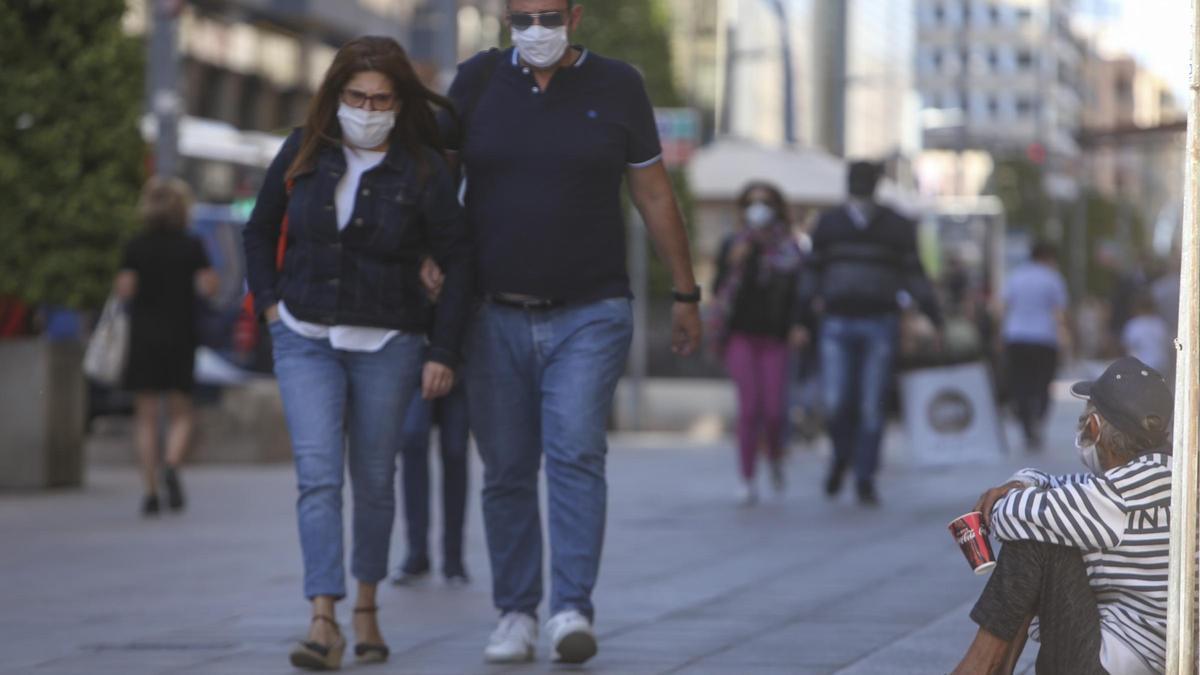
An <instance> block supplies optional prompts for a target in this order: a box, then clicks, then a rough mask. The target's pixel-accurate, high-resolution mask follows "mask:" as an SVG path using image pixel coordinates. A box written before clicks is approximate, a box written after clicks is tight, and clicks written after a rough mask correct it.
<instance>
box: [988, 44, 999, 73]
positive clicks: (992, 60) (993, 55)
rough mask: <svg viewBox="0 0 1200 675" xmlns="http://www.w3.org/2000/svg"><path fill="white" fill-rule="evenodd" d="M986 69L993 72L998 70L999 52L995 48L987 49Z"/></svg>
mask: <svg viewBox="0 0 1200 675" xmlns="http://www.w3.org/2000/svg"><path fill="white" fill-rule="evenodd" d="M987 61H988V68H990V69H991V70H992V72H995V71H997V70H999V69H1000V52H999V51H998V50H997V49H996V48H995V47H989V48H988V52H987Z"/></svg>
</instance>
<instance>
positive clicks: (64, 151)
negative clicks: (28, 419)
mask: <svg viewBox="0 0 1200 675" xmlns="http://www.w3.org/2000/svg"><path fill="white" fill-rule="evenodd" d="M124 12H125V1H124V0H4V2H0V63H2V64H3V67H0V204H3V206H2V207H0V242H2V243H0V294H8V295H15V296H17V297H19V298H22V299H23V300H25V301H26V302H28V303H31V304H40V303H50V304H57V305H66V306H71V307H77V308H87V307H96V306H98V305H99V304H101V303H102V302H103V299H104V298H105V296H106V295H107V293H108V289H109V286H110V281H111V278H112V274H113V273H114V271H115V269H116V267H117V264H118V262H119V260H118V257H119V250H120V245H121V243H122V241H123V240H124V239H125V237H126V235H128V233H130V232H131V230H132V229H133V228H135V227H136V221H135V218H134V205H135V202H136V200H137V195H138V190H139V187H140V185H141V182H142V178H143V173H142V158H143V156H144V144H143V142H142V139H141V137H140V135H139V133H138V117H139V114H140V111H141V101H142V69H143V56H142V50H141V46H140V45H141V43H140V41H139V40H137V39H136V38H133V37H130V36H128V35H126V34H125V33H124V32H123V31H122V27H121V18H122V16H123V14H124Z"/></svg>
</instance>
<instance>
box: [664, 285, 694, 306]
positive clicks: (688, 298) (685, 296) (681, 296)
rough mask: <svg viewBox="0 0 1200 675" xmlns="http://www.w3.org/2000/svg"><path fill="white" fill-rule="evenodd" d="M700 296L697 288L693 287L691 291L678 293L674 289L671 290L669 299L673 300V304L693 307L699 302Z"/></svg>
mask: <svg viewBox="0 0 1200 675" xmlns="http://www.w3.org/2000/svg"><path fill="white" fill-rule="evenodd" d="M700 296H701V293H700V287H699V286H693V287H692V290H690V291H679V290H676V289H674V288H672V289H671V297H672V298H673V299H674V300H675V302H682V303H687V304H693V305H694V304H698V303H699V302H700Z"/></svg>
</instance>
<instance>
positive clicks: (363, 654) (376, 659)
mask: <svg viewBox="0 0 1200 675" xmlns="http://www.w3.org/2000/svg"><path fill="white" fill-rule="evenodd" d="M378 611H379V608H378V607H355V608H354V613H355V614H375V613H377V612H378ZM391 653H392V651H391V650H390V649H388V646H387V645H385V644H371V643H369V642H359V643H358V644H356V645H354V660H355V661H357V662H358V663H361V664H368V663H383V662H384V661H387V660H388V656H391Z"/></svg>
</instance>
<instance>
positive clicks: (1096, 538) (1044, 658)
mask: <svg viewBox="0 0 1200 675" xmlns="http://www.w3.org/2000/svg"><path fill="white" fill-rule="evenodd" d="M1071 392H1072V393H1073V394H1074V395H1075V396H1077V397H1078V398H1081V399H1083V400H1085V401H1086V402H1087V408H1086V410H1085V411H1084V414H1083V415H1082V416H1081V417H1080V418H1079V426H1078V428H1077V432H1076V438H1075V445H1076V447H1077V448H1078V452H1079V458H1080V461H1081V463H1082V464H1083V465H1084V467H1086V469H1087V471H1086V472H1084V473H1078V474H1072V475H1065V476H1053V475H1050V474H1047V473H1044V472H1042V471H1038V470H1036V469H1022V470H1021V471H1018V472H1017V473H1016V474H1015V475H1013V476H1012V478H1010V479H1009V481H1008V482H1007V483H1005V484H1004V485H1001V486H1000V487H997V488H993V489H991V490H988V491H987V492H985V493H984V494H983V496H981V497H980V499H979V503H978V504H976V509H977V510H979V511H982V512H983V514H984V520H985V522H987V524H988V527H989V529H990V532H991V534H992V535H994V536H995V538H996V539H999V540H1000V542H1002V544H1003V547H1002V549H1001V551H1000V555H999V558H998V564H997V566H996V568H995V570H994V571H993V573H992V577H991V579H989V581H988V584H987V587H986V588H985V589H984V591H983V594H982V595H981V596H980V598H979V602H978V603H976V605H975V608H974V609H973V610H972V612H971V618H972V620H974V621H975V622H976V623H977V624H979V627H980V628H979V632H978V634H977V635H976V637H975V641H974V642H973V643H972V644H971V647H970V649H969V650H968V651H967V655H966V656H965V657H964V659H963V661H962V663H960V664H959V667H958V669H957V670H955V671H954V672H955V673H982V672H988V673H990V672H993V670H995V669H996V668H1000V667H1007V668H1011V666H1012V664H1015V662H1016V659H1017V658H1018V657H1019V656H1020V653H1021V651H1022V649H1023V647H1024V645H1025V638H1026V636H1027V635H1028V636H1032V637H1034V639H1035V640H1038V641H1039V642H1040V643H1041V647H1040V649H1039V651H1038V659H1037V672H1039V673H1067V672H1069V673H1079V674H1081V675H1086V674H1088V673H1098V674H1099V673H1109V674H1113V675H1116V674H1120V675H1126V674H1131V675H1142V674H1143V673H1161V672H1163V668H1164V662H1165V657H1166V654H1165V651H1166V645H1165V637H1164V636H1165V635H1166V616H1167V582H1166V578H1167V567H1168V550H1167V548H1168V546H1167V540H1168V536H1167V532H1168V530H1169V527H1170V515H1171V514H1170V509H1171V456H1170V452H1171V449H1170V441H1171V438H1170V428H1171V416H1172V413H1173V409H1174V402H1173V395H1172V393H1171V390H1170V388H1169V387H1168V386H1167V383H1166V381H1165V380H1164V379H1163V377H1162V375H1160V374H1159V373H1158V372H1157V371H1155V370H1154V369H1153V368H1150V367H1149V366H1147V365H1146V364H1144V363H1142V362H1141V361H1138V360H1137V359H1135V358H1132V357H1127V358H1123V359H1121V360H1119V361H1117V362H1115V363H1113V364H1112V365H1111V366H1109V368H1108V369H1107V370H1106V371H1105V372H1104V374H1103V375H1101V376H1100V377H1099V378H1097V379H1096V380H1094V381H1089V382H1079V383H1077V384H1075V385H1074V386H1073V387H1072V388H1071ZM1030 626H1033V629H1032V630H1030ZM1003 672H1011V670H1005V671H1003Z"/></svg>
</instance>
